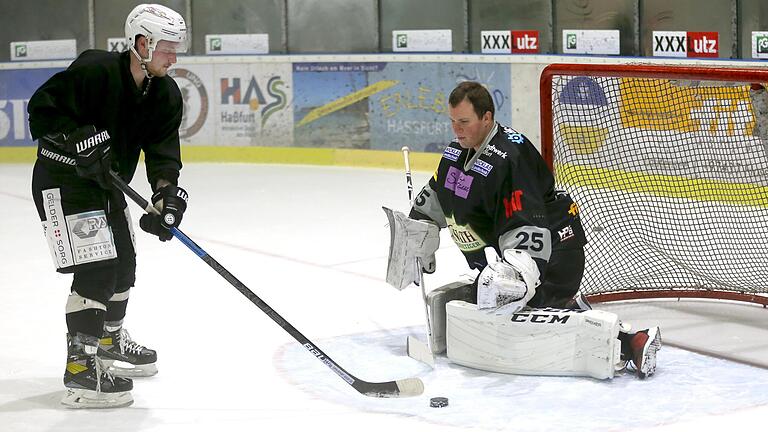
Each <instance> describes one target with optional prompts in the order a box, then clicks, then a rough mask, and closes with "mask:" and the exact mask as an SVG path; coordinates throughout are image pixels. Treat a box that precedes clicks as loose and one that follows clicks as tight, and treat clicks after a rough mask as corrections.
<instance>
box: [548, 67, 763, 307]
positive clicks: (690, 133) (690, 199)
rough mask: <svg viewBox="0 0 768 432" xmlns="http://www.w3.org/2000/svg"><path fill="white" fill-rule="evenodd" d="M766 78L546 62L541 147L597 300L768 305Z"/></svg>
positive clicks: (735, 72)
mask: <svg viewBox="0 0 768 432" xmlns="http://www.w3.org/2000/svg"><path fill="white" fill-rule="evenodd" d="M766 82H768V70H757V69H736V68H713V67H690V66H685V67H682V66H681V67H676V66H658V65H654V66H651V65H598V64H591V65H576V64H553V65H550V66H548V67H547V68H545V69H544V71H543V73H542V75H541V83H540V84H541V132H542V133H541V150H542V155H543V156H544V158H545V159H546V160H547V162H548V163H549V164H550V167H551V168H552V170H553V172H554V173H555V181H556V185H557V187H558V188H560V189H565V190H567V191H569V192H570V193H571V194H572V196H573V198H574V200H575V201H576V203H577V204H578V206H579V211H580V214H581V218H582V223H583V224H584V228H585V231H586V233H587V238H588V240H589V242H588V244H587V246H586V257H587V258H586V259H587V261H586V268H585V273H584V278H583V280H582V285H581V290H582V291H583V292H584V294H586V295H587V296H588V298H590V300H592V301H595V302H601V301H615V300H628V299H639V298H682V297H698V298H716V299H727V300H737V301H747V302H753V303H758V304H762V305H763V306H764V307H765V306H766V305H768V297H766V294H768V140H767V139H766V138H768V126H767V125H766V116H768V113H767V112H766V111H767V110H768V107H767V106H766V105H768V101H767V99H766V98H768V96H766V90H765V88H764V85H765V83H766Z"/></svg>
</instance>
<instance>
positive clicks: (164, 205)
mask: <svg viewBox="0 0 768 432" xmlns="http://www.w3.org/2000/svg"><path fill="white" fill-rule="evenodd" d="M188 199H189V195H188V194H187V191H185V190H184V189H183V188H180V187H178V186H174V185H167V186H163V187H161V188H160V189H158V190H157V192H155V193H154V194H153V195H152V204H153V205H154V206H155V208H156V209H157V210H158V211H159V212H160V214H159V215H155V214H145V215H143V216H142V217H141V219H139V226H141V229H142V230H144V231H145V232H148V233H150V234H154V235H156V236H157V237H158V238H160V241H168V240H170V239H172V238H173V234H171V232H170V231H169V230H170V229H171V228H176V227H178V226H179V224H181V218H182V216H183V215H184V211H185V210H186V209H187V201H188Z"/></svg>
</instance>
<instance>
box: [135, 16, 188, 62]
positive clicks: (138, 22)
mask: <svg viewBox="0 0 768 432" xmlns="http://www.w3.org/2000/svg"><path fill="white" fill-rule="evenodd" d="M137 36H144V37H146V38H147V47H148V48H149V57H148V58H146V59H142V58H141V56H140V55H139V53H138V52H136V48H135V44H136V37H137ZM125 38H126V41H127V43H128V47H129V48H130V50H131V51H133V53H134V54H135V55H136V57H138V58H139V60H142V62H144V61H147V62H150V61H152V52H153V51H154V50H155V49H156V48H157V43H158V42H160V41H161V40H164V41H169V42H174V43H176V44H178V45H176V46H175V52H177V53H184V52H187V23H186V22H185V21H184V18H183V17H182V16H181V15H180V14H179V13H178V12H176V11H175V10H173V9H171V8H168V7H165V6H162V5H158V4H140V5H138V6H136V7H135V8H133V10H132V11H131V13H130V14H128V18H126V19H125Z"/></svg>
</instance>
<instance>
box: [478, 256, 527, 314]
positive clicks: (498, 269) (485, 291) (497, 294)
mask: <svg viewBox="0 0 768 432" xmlns="http://www.w3.org/2000/svg"><path fill="white" fill-rule="evenodd" d="M485 254H486V258H487V260H488V265H487V266H485V268H484V269H483V271H482V272H480V275H479V276H478V277H477V306H478V308H479V309H494V312H496V313H499V314H502V313H503V314H507V313H509V314H512V313H516V312H518V311H520V310H521V309H522V308H523V307H525V305H526V304H527V303H528V301H530V300H531V299H532V298H533V296H534V295H535V294H536V287H538V286H539V285H540V284H541V281H540V280H539V276H540V273H539V267H538V266H537V265H536V262H534V261H533V258H531V256H530V255H528V253H527V252H525V251H521V250H517V249H507V250H505V251H504V259H503V260H501V259H499V257H498V255H497V254H496V251H495V250H494V249H493V248H486V249H485Z"/></svg>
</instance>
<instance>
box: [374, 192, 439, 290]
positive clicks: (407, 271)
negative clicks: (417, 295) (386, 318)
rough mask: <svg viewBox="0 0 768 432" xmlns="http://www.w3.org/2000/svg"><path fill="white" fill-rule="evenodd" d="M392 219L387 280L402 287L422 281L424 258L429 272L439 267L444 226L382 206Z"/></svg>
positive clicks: (397, 286) (425, 266) (426, 269)
mask: <svg viewBox="0 0 768 432" xmlns="http://www.w3.org/2000/svg"><path fill="white" fill-rule="evenodd" d="M382 209H384V213H386V214H387V219H389V233H390V244H389V259H388V261H387V283H388V284H390V285H392V286H393V287H395V288H397V289H399V290H401V289H403V288H405V287H407V286H408V285H410V284H411V283H414V282H418V280H419V279H420V278H419V269H418V267H417V265H416V259H417V258H418V259H419V260H421V263H422V267H424V268H423V270H424V271H426V272H427V273H432V272H434V271H435V251H436V250H437V248H438V247H439V246H440V228H439V227H438V226H437V224H435V223H433V222H428V221H421V220H416V219H411V218H409V217H408V216H406V215H404V214H403V213H401V212H399V211H395V210H392V209H388V208H386V207H382Z"/></svg>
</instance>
